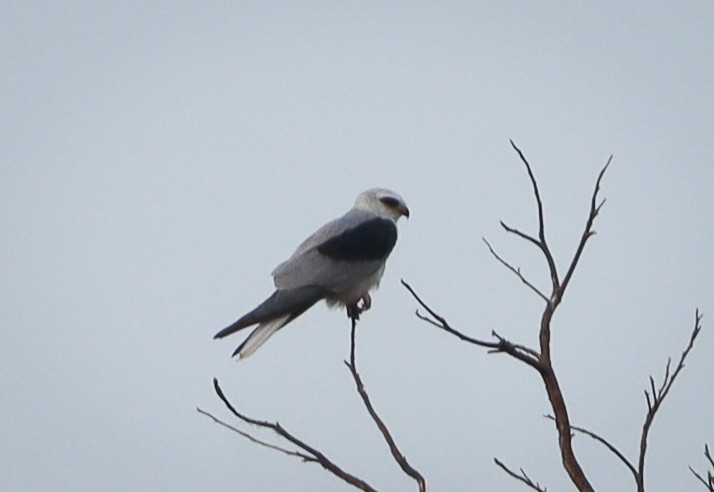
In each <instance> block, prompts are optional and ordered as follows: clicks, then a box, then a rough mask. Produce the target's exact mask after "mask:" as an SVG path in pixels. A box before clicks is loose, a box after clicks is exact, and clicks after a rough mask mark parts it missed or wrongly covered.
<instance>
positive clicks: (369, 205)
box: [355, 188, 409, 222]
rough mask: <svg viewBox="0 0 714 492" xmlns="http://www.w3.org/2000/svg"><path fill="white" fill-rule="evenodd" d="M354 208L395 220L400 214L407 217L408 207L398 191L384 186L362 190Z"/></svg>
mask: <svg viewBox="0 0 714 492" xmlns="http://www.w3.org/2000/svg"><path fill="white" fill-rule="evenodd" d="M355 208H359V209H362V210H369V211H370V212H372V213H374V214H377V215H379V216H380V217H384V218H385V219H391V220H393V221H395V222H396V221H397V219H399V217H401V216H402V215H403V216H405V217H406V218H409V208H407V204H406V203H405V202H404V199H403V198H402V197H401V195H400V194H399V193H396V192H394V191H391V190H387V189H385V188H372V189H370V190H367V191H363V192H362V193H360V194H359V195H358V196H357V200H355Z"/></svg>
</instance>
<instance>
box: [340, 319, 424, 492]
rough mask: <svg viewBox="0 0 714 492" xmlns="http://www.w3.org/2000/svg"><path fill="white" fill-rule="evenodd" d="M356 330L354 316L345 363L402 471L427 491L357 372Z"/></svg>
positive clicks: (421, 489) (419, 474)
mask: <svg viewBox="0 0 714 492" xmlns="http://www.w3.org/2000/svg"><path fill="white" fill-rule="evenodd" d="M356 331H357V319H356V318H354V317H353V318H352V332H351V336H350V360H349V362H347V361H345V365H347V368H348V369H349V370H350V373H351V374H352V379H354V382H355V386H356V387H357V392H358V393H359V396H360V397H361V398H362V403H364V406H365V408H366V409H367V412H368V413H369V416H370V417H371V418H372V420H373V421H374V423H375V424H376V425H377V428H378V429H379V431H380V432H381V433H382V436H383V437H384V440H385V441H386V442H387V445H388V446H389V451H390V452H391V453H392V457H393V458H394V460H395V461H396V462H397V464H398V465H399V467H400V468H401V469H402V471H403V472H404V473H406V474H407V475H408V476H410V477H411V478H413V479H414V480H415V481H416V483H417V485H418V487H419V492H425V491H426V480H425V479H424V477H423V476H422V474H421V473H419V471H417V470H416V469H415V468H414V467H413V466H412V465H410V464H409V461H408V460H407V458H406V456H404V454H403V453H402V452H401V451H400V450H399V447H398V446H397V443H396V441H395V440H394V437H393V436H392V434H391V432H390V431H389V429H388V428H387V425H386V424H385V423H384V421H383V420H382V418H381V417H380V416H379V414H377V411H376V410H375V409H374V406H373V405H372V401H371V400H370V398H369V394H367V390H366V389H365V387H364V383H363V382H362V378H361V376H360V375H359V372H357V362H356V357H355V345H356V343H355V335H356Z"/></svg>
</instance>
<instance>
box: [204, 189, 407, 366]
mask: <svg viewBox="0 0 714 492" xmlns="http://www.w3.org/2000/svg"><path fill="white" fill-rule="evenodd" d="M402 215H404V216H405V217H409V209H408V208H407V205H406V204H405V203H404V200H403V199H402V197H401V196H399V194H398V193H395V192H393V191H390V190H386V189H383V188H373V189H371V190H367V191H365V192H363V193H361V194H360V195H359V196H358V197H357V200H356V201H355V204H354V207H352V209H351V210H350V211H349V212H347V213H346V214H345V215H343V216H342V217H340V218H339V219H335V220H333V221H331V222H328V223H327V224H325V225H324V226H322V227H321V228H320V229H318V230H317V231H316V232H315V233H314V234H313V235H312V236H310V237H308V238H307V239H306V240H305V241H304V242H303V243H302V244H301V245H300V246H298V248H297V250H295V253H293V255H292V256H291V257H290V258H288V259H287V260H286V261H284V262H283V263H281V264H280V265H278V266H277V268H275V270H273V273H272V275H273V280H274V282H275V287H276V291H275V292H274V293H273V295H271V296H270V297H268V299H266V300H265V301H264V302H263V303H262V304H261V305H260V306H258V307H257V308H255V309H254V310H252V311H251V312H249V313H248V314H246V315H245V316H243V317H241V318H240V319H239V320H238V321H236V322H235V323H233V324H232V325H230V326H228V327H227V328H224V329H223V330H221V331H219V332H218V333H216V335H215V337H214V338H223V337H225V336H227V335H230V334H231V333H234V332H236V331H238V330H242V329H243V328H246V327H248V326H252V325H255V324H257V325H258V327H257V328H256V329H255V330H253V332H252V333H251V334H250V335H249V336H248V338H246V339H245V341H244V342H243V343H242V344H241V345H240V346H239V347H238V348H237V349H236V351H235V352H233V355H238V356H239V357H241V358H243V357H248V356H249V355H251V354H252V353H253V352H255V351H256V350H257V349H258V347H260V346H261V345H262V344H263V343H265V341H266V340H267V339H268V338H269V337H270V336H271V335H272V334H273V333H275V332H276V331H278V330H279V329H280V328H282V327H283V326H285V325H286V324H288V323H290V322H291V321H292V320H294V319H295V318H297V317H298V316H300V315H301V314H302V313H304V312H305V311H306V310H307V309H309V308H310V307H312V305H313V304H315V303H316V302H318V301H320V300H322V299H325V300H326V302H327V304H328V305H329V306H334V305H344V306H345V307H346V308H347V315H348V316H350V317H355V318H357V317H359V315H360V313H361V312H362V311H366V310H367V309H369V308H370V306H371V304H372V299H371V298H370V296H369V291H370V290H371V289H372V288H374V287H377V286H378V285H379V280H380V279H381V278H382V274H383V273H384V265H385V262H386V260H387V257H388V256H389V253H391V252H392V248H394V244H395V243H396V241H397V226H396V223H397V219H399V217H401V216H402ZM360 300H361V301H362V305H361V306H360V305H359V301H360Z"/></svg>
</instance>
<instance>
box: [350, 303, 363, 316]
mask: <svg viewBox="0 0 714 492" xmlns="http://www.w3.org/2000/svg"><path fill="white" fill-rule="evenodd" d="M361 313H362V310H361V309H360V307H359V306H358V305H357V303H356V302H355V303H352V304H347V317H348V318H351V319H354V320H358V319H359V315H360V314H361Z"/></svg>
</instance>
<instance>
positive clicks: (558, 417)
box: [402, 141, 612, 492]
mask: <svg viewBox="0 0 714 492" xmlns="http://www.w3.org/2000/svg"><path fill="white" fill-rule="evenodd" d="M511 146H512V147H513V149H514V150H515V151H516V152H517V153H518V156H519V157H520V160H521V162H522V163H523V164H524V165H525V168H526V172H527V173H528V177H529V179H530V182H531V186H532V188H533V195H534V197H535V200H536V205H537V209H538V234H537V236H532V235H529V234H527V233H525V232H522V231H521V230H519V229H516V228H514V227H511V226H509V225H507V224H506V223H505V222H503V221H501V226H502V227H503V228H504V230H505V231H506V232H508V233H511V234H514V235H516V236H517V237H520V238H521V239H524V240H526V241H527V242H529V243H531V244H533V245H535V246H536V247H537V248H538V249H539V250H540V251H541V253H542V254H543V257H544V259H545V261H546V263H547V266H548V272H549V274H550V282H551V289H550V295H549V296H546V295H545V294H544V293H543V292H542V291H541V290H540V289H539V288H538V287H536V286H535V285H534V284H533V283H531V282H530V281H529V280H528V279H526V278H525V277H524V276H523V274H521V271H520V269H519V268H516V267H514V266H513V265H511V264H510V263H508V262H507V261H505V260H504V259H503V258H501V256H499V255H498V254H497V253H496V251H495V250H494V249H493V248H492V247H491V244H490V243H489V242H488V241H486V240H485V239H484V241H485V242H486V246H488V249H489V251H490V252H491V254H493V256H494V257H495V258H496V259H497V260H498V261H499V262H500V263H501V264H503V265H504V266H505V267H506V268H508V269H509V270H510V271H511V272H513V273H514V274H515V275H516V276H517V277H518V278H519V279H520V280H521V282H523V283H524V284H525V285H526V286H528V287H529V288H530V289H531V290H532V291H534V292H535V293H536V294H538V296H539V297H541V298H542V299H543V300H544V301H545V308H544V310H543V314H542V315H541V319H540V329H539V336H538V340H539V349H540V350H539V351H538V352H537V351H535V350H533V349H530V348H527V347H524V346H522V345H518V344H514V343H511V342H510V341H508V340H506V339H505V338H503V337H501V336H500V335H498V334H497V333H496V332H492V333H491V335H492V336H493V337H495V338H496V339H497V340H498V341H497V342H487V341H483V340H478V339H475V338H471V337H468V336H466V335H464V334H463V333H461V332H459V331H458V330H456V329H454V328H453V327H451V326H450V325H449V324H448V323H447V322H446V320H445V319H444V318H443V317H442V316H440V315H438V314H437V313H436V312H434V311H433V310H432V309H431V308H430V307H429V306H427V305H426V304H425V303H424V302H423V301H422V300H421V299H420V298H419V296H418V295H417V294H416V293H415V292H414V290H413V289H412V288H411V287H410V286H409V285H408V284H407V283H406V282H404V281H402V284H403V285H404V286H405V287H406V288H407V290H408V291H409V292H410V293H411V294H412V296H413V297H414V298H415V299H416V301H417V302H418V303H419V304H420V305H421V306H422V307H423V308H424V309H426V311H427V312H428V313H429V315H430V316H431V317H427V316H423V315H421V314H420V313H419V312H418V311H417V316H418V317H419V318H420V319H422V320H425V321H427V322H429V323H430V324H432V325H434V326H436V327H438V328H440V329H442V330H444V331H446V332H447V333H450V334H452V335H454V336H457V337H458V338H459V339H461V340H463V341H466V342H469V343H472V344H474V345H478V346H481V347H485V348H488V349H491V351H495V352H505V353H507V354H508V355H510V356H512V357H514V358H516V359H518V360H520V361H521V362H525V363H526V364H528V365H529V366H531V367H533V368H534V369H535V370H536V371H538V373H539V374H540V376H541V378H542V380H543V383H544V384H545V389H546V393H547V395H548V400H549V401H550V404H551V407H552V409H553V415H554V417H553V420H554V421H555V426H556V429H557V431H558V444H559V448H560V452H561V460H562V463H563V467H564V468H565V470H566V472H567V473H568V476H569V477H570V479H571V481H572V482H573V484H574V485H575V486H576V487H577V488H578V490H580V491H583V492H591V491H592V490H593V488H592V485H590V482H589V481H588V479H587V478H586V476H585V473H584V472H583V470H582V468H581V467H580V464H579V462H578V460H577V459H576V457H575V453H574V452H573V447H572V428H571V425H570V419H569V416H568V410H567V407H566V404H565V399H564V397H563V393H562V391H561V389H560V385H559V383H558V378H557V376H556V374H555V370H554V369H553V364H552V361H551V357H550V338H551V321H552V319H553V315H554V314H555V311H556V309H557V308H558V306H559V305H560V302H561V301H562V299H563V295H564V294H565V290H566V289H567V287H568V285H569V283H570V280H571V278H572V276H573V273H574V272H575V268H576V267H577V265H578V263H579V261H580V258H581V256H582V253H583V251H584V249H585V244H586V243H587V241H588V239H590V237H591V236H593V235H594V234H595V232H594V231H593V223H594V221H595V218H596V217H597V216H598V214H599V213H600V209H601V208H602V206H603V205H604V203H605V200H602V201H600V200H599V199H598V194H599V192H600V184H601V182H602V178H603V176H604V175H605V171H606V170H607V168H608V167H609V166H610V163H611V162H612V156H610V158H609V159H608V160H607V163H606V164H605V165H604V166H603V168H602V169H601V171H600V173H599V174H598V177H597V180H596V182H595V189H594V191H593V194H592V196H591V199H590V211H589V214H588V217H587V220H586V222H585V230H584V231H583V233H582V236H581V238H580V241H579V243H578V246H577V248H576V250H575V253H574V255H573V258H572V260H571V262H570V264H569V266H568V268H567V270H566V274H565V277H563V280H562V282H561V280H560V278H561V277H560V275H559V273H558V268H557V266H556V262H555V259H554V257H553V254H552V252H551V250H550V247H549V246H548V242H547V240H546V231H545V214H544V212H543V201H542V200H541V195H540V190H539V188H538V182H537V181H536V179H535V175H534V174H533V170H532V168H531V165H530V163H529V162H528V159H526V157H525V156H524V155H523V152H521V150H520V149H519V148H518V147H517V146H516V144H515V143H513V141H511ZM497 464H498V462H497ZM501 468H503V469H504V470H507V469H506V468H505V467H503V466H501ZM511 475H512V476H516V477H518V478H521V479H522V478H523V477H521V476H518V475H517V474H512V473H511ZM522 481H523V480H522Z"/></svg>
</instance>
